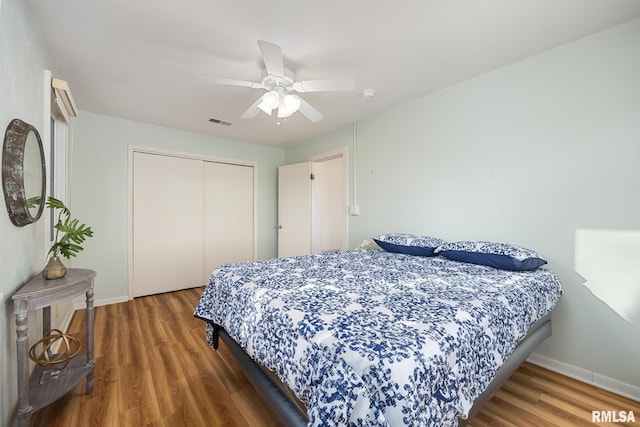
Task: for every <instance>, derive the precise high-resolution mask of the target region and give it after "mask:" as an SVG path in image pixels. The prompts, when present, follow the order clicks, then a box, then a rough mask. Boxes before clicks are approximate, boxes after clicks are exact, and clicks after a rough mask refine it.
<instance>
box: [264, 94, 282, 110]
mask: <svg viewBox="0 0 640 427" xmlns="http://www.w3.org/2000/svg"><path fill="white" fill-rule="evenodd" d="M261 104H264V106H265V107H266V108H269V109H270V110H273V109H274V108H278V105H279V104H280V94H279V93H278V92H276V91H275V90H271V91H269V92H267V93H265V94H264V95H262V103H261ZM263 111H264V110H263Z"/></svg>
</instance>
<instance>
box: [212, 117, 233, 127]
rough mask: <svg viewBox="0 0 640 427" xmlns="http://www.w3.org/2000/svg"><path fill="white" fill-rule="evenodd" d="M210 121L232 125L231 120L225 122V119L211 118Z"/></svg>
mask: <svg viewBox="0 0 640 427" xmlns="http://www.w3.org/2000/svg"><path fill="white" fill-rule="evenodd" d="M209 121H210V122H211V123H216V124H218V125H222V126H231V122H225V121H224V120H220V119H214V118H210V119H209Z"/></svg>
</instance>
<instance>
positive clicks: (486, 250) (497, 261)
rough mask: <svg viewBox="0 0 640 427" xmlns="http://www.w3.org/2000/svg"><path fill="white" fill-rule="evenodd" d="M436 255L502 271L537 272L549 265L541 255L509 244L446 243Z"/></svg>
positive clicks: (439, 248)
mask: <svg viewBox="0 0 640 427" xmlns="http://www.w3.org/2000/svg"><path fill="white" fill-rule="evenodd" d="M435 252H436V254H438V255H440V256H442V257H444V258H447V259H450V260H454V261H462V262H468V263H472V264H480V265H486V266H489V267H494V268H499V269H501V270H513V271H527V270H535V269H536V268H538V267H541V266H543V265H545V264H546V263H547V260H546V259H544V258H543V257H542V256H541V255H540V254H539V253H537V252H536V251H533V250H531V249H527V248H523V247H520V246H516V245H511V244H508V243H494V242H484V241H462V242H453V243H445V244H443V245H441V246H439V247H438V248H437V249H436V250H435Z"/></svg>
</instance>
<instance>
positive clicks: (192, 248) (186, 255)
mask: <svg viewBox="0 0 640 427" xmlns="http://www.w3.org/2000/svg"><path fill="white" fill-rule="evenodd" d="M203 182H204V181H203V162H202V161H200V160H193V159H186V158H180V157H171V156H164V155H156V154H149V153H139V152H135V153H134V154H133V213H132V215H133V283H134V285H133V292H134V297H137V296H143V295H151V294H157V293H161V292H169V291H174V290H178V289H185V288H191V287H195V286H201V285H202V268H203V257H202V246H203V239H204V237H203V233H202V229H203V215H202V211H203V204H204V202H203V197H202V194H203Z"/></svg>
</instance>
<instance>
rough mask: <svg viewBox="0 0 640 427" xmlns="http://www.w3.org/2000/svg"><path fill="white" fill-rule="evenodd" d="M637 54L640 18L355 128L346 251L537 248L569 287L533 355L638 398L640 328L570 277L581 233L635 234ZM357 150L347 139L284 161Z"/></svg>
mask: <svg viewBox="0 0 640 427" xmlns="http://www.w3.org/2000/svg"><path fill="white" fill-rule="evenodd" d="M639 46H640V20H634V21H631V22H628V23H626V24H623V25H620V26H617V27H614V28H612V29H610V30H607V31H604V32H602V33H599V34H596V35H593V36H591V37H587V38H585V39H582V40H579V41H576V42H573V43H571V44H568V45H565V46H562V47H559V48H556V49H553V50H551V51H547V52H544V53H541V54H539V55H537V56H534V57H531V58H529V59H526V60H523V61H520V62H518V63H515V64H512V65H510V66H507V67H504V68H501V69H498V70H495V71H493V72H490V73H488V74H485V75H483V76H480V77H477V78H474V79H471V80H468V81H466V82H463V83H461V84H458V85H455V86H452V87H450V88H447V89H445V90H441V91H439V92H437V93H434V94H432V95H430V96H426V97H423V98H420V99H416V100H414V101H413V102H410V103H407V104H404V105H402V106H399V107H397V108H394V109H391V110H388V111H386V112H383V113H380V114H377V115H375V116H372V117H369V118H367V119H365V120H362V121H360V122H359V123H358V144H357V145H358V152H357V159H356V165H357V176H356V183H357V195H358V203H359V205H360V208H361V215H360V216H354V217H350V224H349V228H350V232H349V242H350V247H354V246H355V245H357V244H358V243H359V242H360V241H361V240H363V239H366V238H370V237H371V236H373V235H376V234H379V233H387V232H413V233H424V234H430V235H434V236H438V237H441V238H444V239H446V240H462V239H485V240H493V241H506V242H511V243H515V244H520V245H523V246H526V247H530V248H532V249H536V250H538V251H539V252H541V253H542V254H544V255H545V256H546V257H547V258H548V260H549V267H550V268H551V269H553V270H554V271H556V272H557V273H558V274H559V276H560V278H561V279H562V281H563V283H564V288H565V296H564V297H563V299H562V300H561V302H560V304H559V306H558V309H557V312H556V314H555V316H554V319H553V320H554V335H553V337H552V338H550V339H549V340H547V341H546V342H545V343H543V344H542V345H541V346H540V347H539V348H538V350H537V352H538V353H540V354H542V355H544V356H547V357H550V358H552V359H556V360H558V361H561V362H563V363H567V364H569V365H572V366H575V367H580V368H582V369H585V370H587V371H590V372H593V373H597V374H601V375H604V376H605V377H608V378H611V379H614V380H618V381H621V382H623V383H625V384H628V385H632V386H635V387H640V367H639V366H640V365H639V364H638V361H639V360H640V326H638V325H633V324H631V323H630V322H627V321H625V320H624V319H623V318H622V317H620V316H619V315H618V314H617V313H616V312H614V311H613V310H611V309H610V308H609V307H608V306H607V305H606V304H604V303H603V302H602V301H600V300H599V299H597V298H596V297H594V296H593V294H592V293H591V292H590V291H589V289H588V288H587V287H585V286H583V285H582V279H581V278H580V277H579V276H578V275H577V274H576V273H574V250H575V248H574V241H575V233H576V230H577V229H591V228H593V229H615V230H618V229H619V230H636V231H637V230H640V197H638V194H639V193H638V191H639V189H640V167H639V166H638V163H639V161H640V77H639V76H640V49H639ZM380 96H384V94H380ZM352 140H353V132H352V129H351V128H350V127H349V128H344V129H341V130H340V131H337V132H335V133H332V134H330V135H326V136H323V137H319V138H315V139H314V140H312V141H308V142H306V143H304V144H301V145H298V146H296V147H292V148H288V149H287V150H286V153H285V154H286V156H285V157H286V162H287V163H293V162H297V161H302V160H305V159H307V158H309V157H310V156H312V155H314V154H316V153H321V152H325V151H329V150H331V149H335V148H337V147H344V146H347V147H350V149H351V151H353V144H352ZM350 179H351V182H353V176H351V177H350ZM587 280H588V278H587ZM636 283H640V281H638V280H636ZM609 286H610V288H611V289H616V283H615V282H612V283H610V284H609ZM637 295H638V294H637V293H636V294H635V296H632V295H630V298H632V297H637ZM637 304H638V305H640V301H638V303H637Z"/></svg>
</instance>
